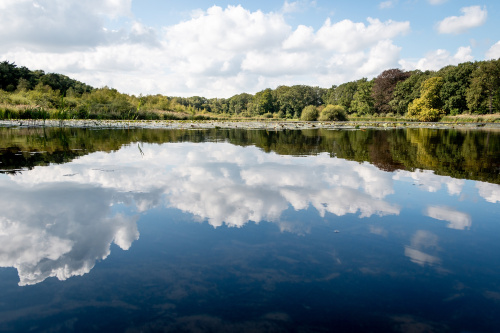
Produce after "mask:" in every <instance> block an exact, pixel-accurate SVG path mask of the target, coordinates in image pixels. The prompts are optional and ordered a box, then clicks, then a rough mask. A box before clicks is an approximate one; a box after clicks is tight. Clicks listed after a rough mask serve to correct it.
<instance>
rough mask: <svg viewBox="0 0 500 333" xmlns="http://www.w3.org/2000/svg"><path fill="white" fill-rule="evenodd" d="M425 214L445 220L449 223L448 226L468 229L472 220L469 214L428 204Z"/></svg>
mask: <svg viewBox="0 0 500 333" xmlns="http://www.w3.org/2000/svg"><path fill="white" fill-rule="evenodd" d="M425 214H426V215H427V216H429V217H432V218H433V219H436V220H440V221H447V222H449V223H450V224H449V225H448V228H451V229H457V230H465V229H470V227H471V225H472V220H471V217H470V215H469V214H466V213H463V212H459V211H457V210H456V209H453V208H450V207H443V206H429V207H427V209H426V211H425Z"/></svg>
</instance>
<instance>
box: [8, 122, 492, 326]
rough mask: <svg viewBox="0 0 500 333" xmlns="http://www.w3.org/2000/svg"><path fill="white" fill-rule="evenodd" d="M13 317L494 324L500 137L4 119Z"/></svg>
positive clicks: (71, 322) (99, 321)
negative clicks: (78, 125)
mask: <svg viewBox="0 0 500 333" xmlns="http://www.w3.org/2000/svg"><path fill="white" fill-rule="evenodd" d="M0 162H1V163H0V170H1V171H0V204H1V206H0V209H1V212H0V331H2V332H3V331H6V332H71V331H76V332H91V331H105V332H163V331H174V332H233V331H234V332H309V331H312V332H331V331H337V332H357V331H360V332H499V331H500V316H499V315H498V314H499V313H500V185H498V184H500V133H497V132H487V131H468V132H460V131H456V130H446V131H445V130H440V131H438V130H428V129H420V130H416V129H415V130H411V129H408V130H390V131H384V130H366V131H319V130H318V131H288V132H287V131H282V132H266V131H246V130H239V131H238V130H207V131H164V130H163V131H160V130H84V129H7V128H0Z"/></svg>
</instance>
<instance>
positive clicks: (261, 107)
mask: <svg viewBox="0 0 500 333" xmlns="http://www.w3.org/2000/svg"><path fill="white" fill-rule="evenodd" d="M253 105H254V112H253V113H254V114H264V113H274V112H276V107H275V102H274V98H273V94H272V90H271V89H269V88H268V89H265V90H262V91H259V92H258V93H256V94H255V96H254V103H253Z"/></svg>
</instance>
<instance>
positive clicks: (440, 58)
mask: <svg viewBox="0 0 500 333" xmlns="http://www.w3.org/2000/svg"><path fill="white" fill-rule="evenodd" d="M471 53H472V49H471V48H470V46H467V47H459V48H458V50H457V52H456V53H455V54H454V55H451V54H450V52H448V51H447V50H443V49H439V50H436V51H433V52H429V53H427V54H426V56H425V57H424V58H421V59H419V60H417V61H410V60H404V59H403V60H400V61H399V64H400V65H401V67H402V68H403V69H405V70H414V69H420V70H424V71H425V70H439V69H441V68H443V67H445V66H447V65H458V64H460V63H463V62H467V61H472V60H473V59H474V58H473V57H472V55H471Z"/></svg>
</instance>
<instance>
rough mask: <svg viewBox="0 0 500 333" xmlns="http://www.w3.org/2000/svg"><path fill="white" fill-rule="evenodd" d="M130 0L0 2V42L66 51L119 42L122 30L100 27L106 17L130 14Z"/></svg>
mask: <svg viewBox="0 0 500 333" xmlns="http://www.w3.org/2000/svg"><path fill="white" fill-rule="evenodd" d="M130 7H131V0H105V1H97V0H91V1H74V0H70V1H67V0H55V1H52V0H39V1H37V2H33V1H28V0H20V1H11V2H7V3H5V2H4V3H3V8H2V10H1V11H0V43H1V44H2V45H3V47H4V48H7V47H8V48H21V47H25V48H28V49H31V50H37V51H47V50H50V51H55V52H66V51H67V50H74V49H78V50H82V48H85V47H92V46H96V45H102V44H107V43H109V42H115V41H119V40H120V39H122V38H124V37H125V36H126V32H125V31H108V30H106V29H104V23H105V19H106V18H116V17H119V16H130V15H131V12H130Z"/></svg>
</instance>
